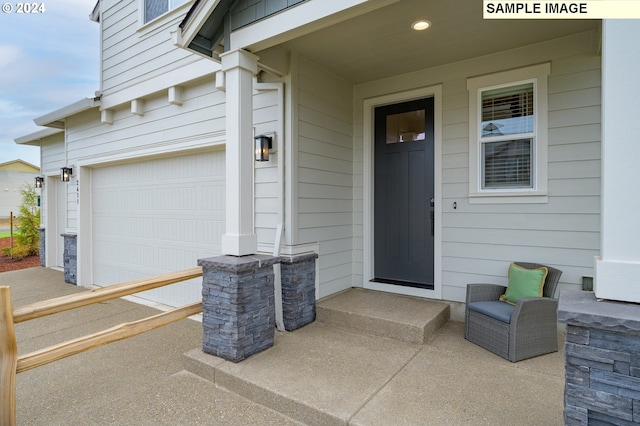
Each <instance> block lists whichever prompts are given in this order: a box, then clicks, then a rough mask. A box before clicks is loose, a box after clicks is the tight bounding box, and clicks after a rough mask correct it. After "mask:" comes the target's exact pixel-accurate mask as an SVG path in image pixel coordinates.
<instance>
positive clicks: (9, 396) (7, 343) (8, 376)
mask: <svg viewBox="0 0 640 426" xmlns="http://www.w3.org/2000/svg"><path fill="white" fill-rule="evenodd" d="M12 313H13V308H12V306H11V287H5V286H3V287H0V425H2V426H5V425H6V426H13V425H15V424H16V368H17V361H18V344H17V342H16V333H15V330H14V328H13V315H12Z"/></svg>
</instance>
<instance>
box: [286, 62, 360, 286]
mask: <svg viewBox="0 0 640 426" xmlns="http://www.w3.org/2000/svg"><path fill="white" fill-rule="evenodd" d="M298 80H299V90H298V92H297V97H298V101H299V102H298V140H297V144H298V164H297V167H298V170H297V171H298V205H297V208H298V238H297V243H300V244H304V243H314V242H318V243H319V255H320V257H319V259H318V264H319V282H320V297H323V296H325V295H327V294H331V293H334V292H336V291H339V290H342V289H345V288H349V287H351V285H352V272H353V263H352V255H353V252H352V247H353V244H352V236H353V165H352V161H353V148H352V140H353V136H352V135H353V124H352V97H351V93H352V90H351V85H349V84H348V83H346V82H344V81H342V80H340V79H339V78H337V77H335V76H333V75H331V74H329V73H327V72H325V71H323V70H322V68H321V67H319V66H317V65H315V64H313V63H310V62H308V61H306V60H304V59H301V60H300V61H299V74H298Z"/></svg>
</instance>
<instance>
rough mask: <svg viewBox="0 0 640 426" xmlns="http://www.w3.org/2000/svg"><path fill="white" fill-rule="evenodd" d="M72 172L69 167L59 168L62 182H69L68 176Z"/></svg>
mask: <svg viewBox="0 0 640 426" xmlns="http://www.w3.org/2000/svg"><path fill="white" fill-rule="evenodd" d="M72 174H73V169H72V168H71V167H63V168H62V169H60V180H61V181H62V182H69V178H70V177H71V175H72Z"/></svg>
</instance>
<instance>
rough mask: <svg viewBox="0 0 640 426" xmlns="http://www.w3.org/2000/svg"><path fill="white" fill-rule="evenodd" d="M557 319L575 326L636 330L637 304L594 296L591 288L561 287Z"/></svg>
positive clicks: (639, 325) (638, 322) (639, 316)
mask: <svg viewBox="0 0 640 426" xmlns="http://www.w3.org/2000/svg"><path fill="white" fill-rule="evenodd" d="M558 321H559V322H562V323H565V324H569V325H574V326H578V327H587V328H598V329H601V330H608V331H615V332H622V333H634V334H640V305H637V304H635V303H627V302H616V301H611V300H598V299H596V296H595V294H594V293H593V292H592V291H577V290H562V291H561V292H560V297H559V301H558Z"/></svg>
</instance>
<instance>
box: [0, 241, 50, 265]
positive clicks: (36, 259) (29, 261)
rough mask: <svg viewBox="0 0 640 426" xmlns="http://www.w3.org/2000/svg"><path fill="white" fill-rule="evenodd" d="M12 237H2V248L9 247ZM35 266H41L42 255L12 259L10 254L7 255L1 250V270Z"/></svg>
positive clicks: (0, 242)
mask: <svg viewBox="0 0 640 426" xmlns="http://www.w3.org/2000/svg"><path fill="white" fill-rule="evenodd" d="M9 241H10V238H0V249H1V248H3V247H9ZM34 266H40V256H28V257H25V258H24V259H15V258H14V259H12V258H10V257H9V256H5V254H4V253H2V251H0V272H7V271H16V270H18V269H26V268H33V267H34Z"/></svg>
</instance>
